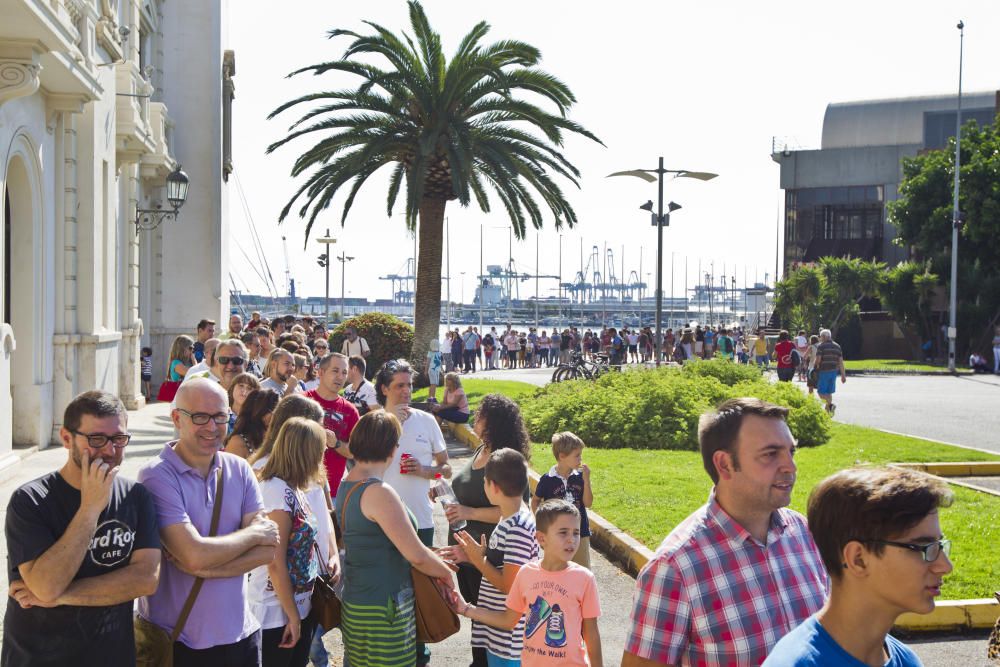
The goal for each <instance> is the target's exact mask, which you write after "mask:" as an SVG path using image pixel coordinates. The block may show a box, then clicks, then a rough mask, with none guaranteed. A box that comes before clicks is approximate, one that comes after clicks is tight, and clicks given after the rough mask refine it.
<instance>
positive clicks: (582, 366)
mask: <svg viewBox="0 0 1000 667" xmlns="http://www.w3.org/2000/svg"><path fill="white" fill-rule="evenodd" d="M570 360H571V361H570V363H568V364H559V365H558V366H557V367H556V369H555V371H553V373H552V382H563V381H564V380H579V379H580V378H586V379H588V380H596V379H597V378H599V377H600V376H601V375H603V374H604V373H607V372H608V371H609V370H611V366H610V364H609V363H608V357H607V355H605V354H598V355H596V357H595V360H594V361H588V360H587V359H584V358H583V355H581V354H580V353H579V352H573V353H572V354H571V356H570Z"/></svg>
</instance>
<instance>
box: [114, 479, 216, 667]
mask: <svg viewBox="0 0 1000 667" xmlns="http://www.w3.org/2000/svg"><path fill="white" fill-rule="evenodd" d="M222 491H223V483H222V466H221V465H220V466H219V468H218V470H217V472H216V479H215V507H213V508H212V525H211V527H210V529H209V531H208V536H209V537H215V532H216V531H217V530H218V529H219V516H220V514H221V513H222ZM204 583H205V580H204V579H203V578H201V577H197V578H196V579H195V580H194V584H193V585H192V586H191V592H190V593H188V596H187V599H186V600H184V606H183V607H182V608H181V613H180V615H179V616H178V617H177V623H176V624H174V631H173V632H171V633H169V634H168V633H167V631H166V630H164V629H163V628H161V627H160V626H158V625H156V624H155V623H152V622H150V621H147V620H146V619H144V618H143V617H142V616H139V615H138V614H136V616H135V619H134V622H133V627H134V629H135V664H136V667H173V664H174V642H176V641H177V638H178V637H180V636H181V631H182V630H184V625H185V624H186V623H187V620H188V616H190V615H191V609H192V608H193V607H194V603H195V600H197V599H198V593H200V592H201V586H202V584H204Z"/></svg>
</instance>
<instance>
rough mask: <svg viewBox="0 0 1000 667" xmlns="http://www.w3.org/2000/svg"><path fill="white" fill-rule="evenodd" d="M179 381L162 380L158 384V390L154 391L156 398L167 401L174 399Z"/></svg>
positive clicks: (179, 384)
mask: <svg viewBox="0 0 1000 667" xmlns="http://www.w3.org/2000/svg"><path fill="white" fill-rule="evenodd" d="M180 386H181V383H180V382H176V381H174V380H164V381H163V383H162V384H161V385H160V390H159V391H158V392H156V400H158V401H162V402H163V403H169V402H171V401H172V400H174V396H175V395H176V394H177V390H178V389H179V388H180Z"/></svg>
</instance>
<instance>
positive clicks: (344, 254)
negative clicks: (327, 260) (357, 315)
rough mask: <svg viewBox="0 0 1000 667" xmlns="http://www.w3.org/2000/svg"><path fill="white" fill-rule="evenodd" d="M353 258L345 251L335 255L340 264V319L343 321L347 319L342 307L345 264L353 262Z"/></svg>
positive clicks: (345, 272)
mask: <svg viewBox="0 0 1000 667" xmlns="http://www.w3.org/2000/svg"><path fill="white" fill-rule="evenodd" d="M353 260H354V258H353V257H351V256H350V255H348V254H347V251H346V250H345V251H343V252H341V253H340V254H339V255H337V261H339V262H340V319H341V320H344V319H345V318H346V317H347V313H346V312H345V305H344V279H345V277H346V276H347V270H346V269H347V263H348V262H350V261H353Z"/></svg>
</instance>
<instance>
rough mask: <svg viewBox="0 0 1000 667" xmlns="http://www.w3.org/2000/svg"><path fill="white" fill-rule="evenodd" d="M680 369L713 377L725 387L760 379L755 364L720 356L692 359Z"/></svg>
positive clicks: (759, 372) (691, 373)
mask: <svg viewBox="0 0 1000 667" xmlns="http://www.w3.org/2000/svg"><path fill="white" fill-rule="evenodd" d="M681 370H682V371H683V372H684V373H687V374H689V375H700V376H709V377H714V378H715V379H716V380H718V381H719V382H721V383H722V384H724V385H726V386H727V387H732V386H733V385H736V384H739V383H740V382H755V381H758V380H760V379H761V371H760V368H758V367H757V366H754V365H750V364H746V365H744V364H734V363H733V362H731V361H729V360H728V359H723V358H722V357H715V358H714V359H709V360H707V361H703V360H701V359H693V360H691V361H688V362H686V363H685V364H684V366H683V367H682V369H681Z"/></svg>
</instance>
